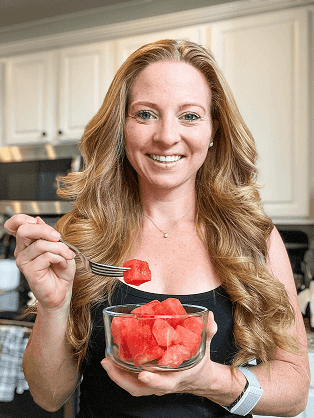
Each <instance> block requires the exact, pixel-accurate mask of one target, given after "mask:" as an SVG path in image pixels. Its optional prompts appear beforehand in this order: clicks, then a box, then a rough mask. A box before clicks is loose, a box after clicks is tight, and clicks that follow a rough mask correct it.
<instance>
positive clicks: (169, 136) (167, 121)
mask: <svg viewBox="0 0 314 418" xmlns="http://www.w3.org/2000/svg"><path fill="white" fill-rule="evenodd" d="M156 125H157V126H156V131H155V134H154V141H155V142H157V143H159V144H160V145H163V146H164V147H167V148H169V147H171V146H172V145H174V144H176V143H177V142H179V141H180V132H179V124H178V123H177V121H176V120H175V119H172V118H169V117H168V118H164V119H162V118H161V119H160V120H159V121H158V123H157V124H156Z"/></svg>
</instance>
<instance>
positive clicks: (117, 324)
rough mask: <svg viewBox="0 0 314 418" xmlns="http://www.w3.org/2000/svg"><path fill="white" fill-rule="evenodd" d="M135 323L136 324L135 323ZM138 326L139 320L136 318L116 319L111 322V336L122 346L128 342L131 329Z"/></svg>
mask: <svg viewBox="0 0 314 418" xmlns="http://www.w3.org/2000/svg"><path fill="white" fill-rule="evenodd" d="M134 321H135V322H134ZM134 326H135V327H136V326H137V320H136V319H135V318H134V317H122V316H121V317H119V316H117V317H115V318H113V320H112V322H111V335H112V338H113V341H114V342H115V343H116V344H117V345H120V344H122V343H123V342H125V341H126V338H127V334H128V333H129V331H128V330H129V329H130V328H131V329H133V328H134Z"/></svg>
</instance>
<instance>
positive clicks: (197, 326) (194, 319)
mask: <svg viewBox="0 0 314 418" xmlns="http://www.w3.org/2000/svg"><path fill="white" fill-rule="evenodd" d="M183 326H184V328H187V329H189V330H190V331H192V332H195V333H196V334H202V331H203V320H202V318H200V317H199V316H190V317H188V318H187V319H185V320H184V322H183Z"/></svg>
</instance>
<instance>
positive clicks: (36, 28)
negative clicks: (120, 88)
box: [0, 0, 314, 418]
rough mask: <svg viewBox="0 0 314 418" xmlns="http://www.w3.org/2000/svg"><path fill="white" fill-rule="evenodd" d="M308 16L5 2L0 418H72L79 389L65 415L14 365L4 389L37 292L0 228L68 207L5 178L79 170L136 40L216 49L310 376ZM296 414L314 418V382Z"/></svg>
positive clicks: (294, 5) (216, 4)
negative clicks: (254, 156) (250, 152)
mask: <svg viewBox="0 0 314 418" xmlns="http://www.w3.org/2000/svg"><path fill="white" fill-rule="evenodd" d="M313 12H314V1H306V0H243V1H236V0H233V1H220V0H194V1H193V2H186V1H183V0H173V1H171V2H170V1H166V0H165V1H163V0H130V1H122V0H121V1H119V0H118V1H114V0H107V1H104V0H93V1H89V0H85V1H80V2H77V1H75V0H71V1H66V2H64V1H63V0H15V1H12V2H0V239H1V241H0V418H17V417H18V418H24V417H25V418H26V417H27V418H28V417H35V418H36V417H41V418H44V417H46V416H47V417H66V418H70V417H72V416H73V414H74V410H75V408H76V404H77V393H76V394H75V396H74V397H73V398H72V399H71V400H70V401H69V402H68V403H67V404H66V405H65V407H64V408H62V410H60V411H58V412H57V413H48V412H45V411H43V410H42V409H41V408H39V407H37V406H36V405H35V404H34V403H33V402H32V400H31V396H30V394H29V391H28V390H27V385H26V384H25V382H24V381H23V375H22V373H21V370H20V368H19V367H17V368H16V374H15V375H14V377H12V376H10V385H11V386H10V390H11V389H12V382H13V386H14V387H13V392H12V390H11V392H10V394H9V395H8V386H9V384H8V383H6V382H7V381H5V378H7V376H6V377H5V376H4V375H3V373H2V374H1V370H4V368H5V367H6V368H8V364H11V363H10V361H11V360H12V362H13V363H14V361H15V363H16V364H17V362H18V361H19V359H20V358H21V352H23V347H24V346H23V344H25V341H26V339H27V338H28V335H29V331H30V329H31V326H32V323H33V318H32V317H26V318H24V319H23V321H22V320H21V315H20V314H21V312H22V309H23V308H24V306H25V305H26V304H27V302H28V303H31V302H32V298H31V294H29V289H28V286H27V283H26V281H25V279H24V278H23V277H21V276H20V275H19V274H18V273H17V271H16V269H15V268H14V264H15V263H14V255H13V251H14V240H13V239H12V237H10V236H9V235H7V234H6V233H5V231H4V229H3V223H4V221H5V219H7V217H8V216H10V215H11V214H12V213H14V212H20V211H24V210H22V208H24V207H25V206H24V205H25V204H26V203H25V200H30V202H28V204H29V206H26V207H27V208H28V209H27V212H28V213H30V214H37V213H38V214H39V213H40V214H41V216H42V217H43V218H44V219H45V220H46V221H47V222H49V223H50V224H52V225H53V224H54V223H55V222H56V220H57V219H58V217H59V216H61V215H62V213H64V211H66V210H65V209H64V207H63V206H62V205H61V204H60V202H56V201H54V198H51V199H50V201H52V202H53V204H52V206H51V205H50V206H49V209H47V208H46V209H41V207H42V206H41V203H42V202H43V201H45V197H44V196H37V197H36V200H34V199H33V198H29V199H27V196H26V198H22V197H21V195H20V196H19V198H16V197H14V199H10V196H11V195H8V193H7V191H8V190H9V191H10V193H11V191H12V192H13V191H14V190H13V189H14V187H10V186H7V185H10V184H12V182H11V183H10V180H9V177H10V176H9V174H11V177H12V175H13V174H14V176H13V177H14V178H15V182H16V181H17V180H16V179H20V180H19V181H20V182H22V177H24V182H25V178H26V171H27V170H26V168H25V170H26V171H25V173H24V174H25V176H23V175H22V176H21V173H22V174H23V170H24V166H23V165H22V164H34V166H32V165H30V166H28V170H30V171H33V172H35V171H36V170H37V171H36V173H37V175H36V177H34V176H33V177H32V181H34V182H35V183H32V184H36V181H37V182H38V184H40V181H42V179H43V178H44V180H45V181H46V180H47V175H48V174H47V173H48V172H47V170H46V171H45V169H44V168H42V165H41V166H40V165H39V168H38V169H37V168H36V170H35V168H33V167H35V163H36V164H37V162H36V161H43V160H44V161H46V162H48V161H50V162H51V161H52V160H55V161H56V164H58V163H59V162H60V161H61V159H62V160H64V158H65V156H66V158H67V160H68V164H69V166H67V167H65V166H64V165H63V166H62V168H61V166H54V168H53V169H51V170H52V171H50V174H51V172H53V173H55V175H56V176H60V173H61V174H62V173H63V172H64V170H65V171H66V170H69V169H78V168H79V161H77V159H76V157H77V142H78V140H79V138H80V136H81V135H82V133H83V129H84V127H85V125H86V123H87V122H88V121H89V119H90V118H91V117H92V116H93V115H94V114H95V113H96V111H97V110H98V108H99V107H100V105H101V103H102V100H103V98H104V95H105V93H106V91H107V89H108V86H109V84H110V82H111V80H112V78H113V75H114V73H115V72H116V70H117V69H118V67H119V66H120V65H121V63H122V62H123V61H124V60H125V58H126V57H127V56H128V55H129V54H130V53H131V52H133V51H134V50H135V49H136V48H138V47H139V46H140V45H142V44H145V43H147V42H150V41H153V40H157V39H161V38H169V37H171V38H177V39H188V40H192V41H195V42H198V43H200V44H202V45H204V46H206V47H208V48H209V49H211V50H212V51H213V53H214V55H215V57H216V60H217V61H218V64H219V65H220V67H221V68H222V70H223V72H224V73H225V76H226V78H227V80H228V82H229V84H230V86H231V89H232V91H233V93H234V95H235V98H236V101H237V104H238V106H239V109H240V111H241V113H242V115H243V117H244V120H245V121H246V122H247V125H248V127H249V128H250V130H251V131H252V133H253V136H254V137H255V140H256V144H257V149H258V153H259V160H258V168H259V172H260V174H259V182H260V184H261V185H262V186H263V187H262V188H261V196H262V200H263V204H264V208H265V211H266V212H267V213H268V214H269V215H270V216H271V217H272V219H273V221H274V223H275V224H276V226H277V228H278V229H279V230H280V231H281V233H282V236H283V238H284V240H285V242H286V246H287V250H288V253H289V256H290V259H291V263H292V267H293V270H294V273H295V280H296V285H297V288H298V291H299V292H301V291H303V293H302V297H300V303H301V302H302V307H303V310H304V313H305V323H306V327H307V330H308V340H309V349H310V356H311V357H310V358H311V364H312V365H313V367H312V374H313V375H314V336H313V335H314V334H313V332H311V322H310V320H311V318H310V306H311V303H308V299H311V298H312V300H313V302H312V303H313V310H314V288H313V286H310V285H311V283H313V282H312V281H311V280H312V274H314V260H313V251H314V175H313V174H314V167H313V164H312V161H314V158H313V157H314V154H313V153H314V146H313V145H314V131H313V130H314V126H313V122H312V121H313V120H314V106H313V103H314V65H313V64H314V53H313V51H314V30H313V29H314V13H313ZM9 164H11V165H9ZM37 165H38V164H37ZM43 166H45V164H43ZM25 167H26V166H25ZM36 167H37V166H36ZM40 167H41V168H40ZM15 170H16V171H15ZM21 170H22V171H21ZM50 174H49V175H50ZM5 182H6V183H5ZM21 184H22V183H21ZM30 184H31V183H29V185H30ZM49 184H50V186H51V187H52V188H54V187H55V183H54V181H52V182H50V183H49ZM21 187H22V186H21ZM23 187H24V186H23ZM34 187H36V186H34ZM11 189H12V190H11ZM29 192H30V193H31V187H30V186H29ZM51 208H53V209H51ZM294 231H296V232H294ZM13 278H14V280H15V283H16V285H14V284H13V283H14V280H13ZM6 279H7V280H8V281H7V282H6ZM14 286H15V287H14ZM299 294H300V295H301V293H299ZM15 305H17V306H18V308H17V309H15V307H14V306H15ZM313 321H314V319H313ZM313 327H314V324H313V326H312V328H313ZM8 330H10V331H12V335H10V338H11V339H12V341H14V342H15V346H16V347H17V351H18V352H19V354H18V355H17V352H16V350H15V351H14V350H13V351H12V353H11V358H9V360H8V362H9V363H6V364H4V363H1V361H4V358H5V354H6V351H5V348H6V347H5V339H8V336H9V334H8ZM20 330H22V332H19V331H20ZM312 331H313V329H312ZM13 357H14V358H13ZM13 360H14V361H13ZM13 363H12V364H13ZM15 363H14V364H15ZM1 367H2V368H1ZM312 379H313V378H312ZM3 382H5V383H3ZM1 396H2V399H1ZM301 417H303V418H305V417H306V418H313V417H314V383H313V382H312V386H311V391H310V398H309V403H308V408H307V410H306V411H305V412H304V413H303V414H301V415H300V416H299V418H301Z"/></svg>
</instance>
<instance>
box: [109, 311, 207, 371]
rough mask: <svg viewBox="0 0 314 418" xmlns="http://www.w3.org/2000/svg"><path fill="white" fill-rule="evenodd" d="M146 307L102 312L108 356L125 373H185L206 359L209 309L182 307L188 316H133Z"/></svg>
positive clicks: (138, 314)
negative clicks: (144, 371)
mask: <svg viewBox="0 0 314 418" xmlns="http://www.w3.org/2000/svg"><path fill="white" fill-rule="evenodd" d="M143 305H144V304H129V305H117V306H110V307H108V308H106V309H104V310H103V317H104V324H105V334H106V353H107V356H108V357H110V359H111V360H112V361H113V363H115V364H116V365H117V366H119V367H121V368H122V369H124V370H128V371H133V372H140V371H142V370H149V371H182V370H187V369H189V368H191V367H194V366H195V365H196V364H198V363H199V362H200V361H201V360H202V358H203V357H204V354H205V350H206V327H207V321H208V309H207V308H204V307H202V306H195V305H185V304H184V305H183V307H184V309H185V311H186V312H187V314H185V315H155V314H154V315H148V314H140V313H131V312H132V311H133V310H134V309H136V308H139V307H141V306H143Z"/></svg>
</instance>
